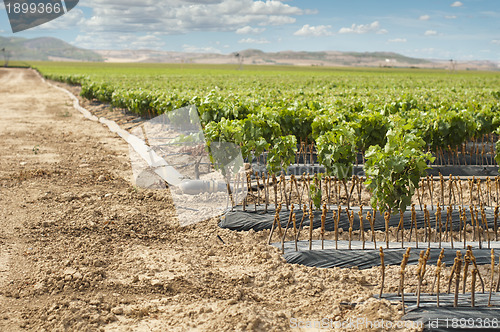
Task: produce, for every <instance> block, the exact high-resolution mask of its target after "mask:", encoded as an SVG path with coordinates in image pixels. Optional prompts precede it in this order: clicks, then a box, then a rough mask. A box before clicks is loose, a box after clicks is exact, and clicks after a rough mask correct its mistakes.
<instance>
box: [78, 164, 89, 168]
mask: <svg viewBox="0 0 500 332" xmlns="http://www.w3.org/2000/svg"><path fill="white" fill-rule="evenodd" d="M89 166H90V164H80V165H78V167H80V168H85V167H89Z"/></svg>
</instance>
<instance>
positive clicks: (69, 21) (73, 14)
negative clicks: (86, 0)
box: [35, 8, 85, 30]
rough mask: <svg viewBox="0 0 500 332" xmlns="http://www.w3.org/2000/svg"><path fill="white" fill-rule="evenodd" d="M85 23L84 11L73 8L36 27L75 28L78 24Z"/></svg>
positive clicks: (48, 28)
mask: <svg viewBox="0 0 500 332" xmlns="http://www.w3.org/2000/svg"><path fill="white" fill-rule="evenodd" d="M83 24H85V17H84V15H83V11H82V10H81V9H79V8H73V9H72V10H70V11H69V12H68V13H66V14H64V15H63V16H60V17H58V18H57V19H55V20H53V21H50V22H47V23H45V24H42V25H40V26H38V27H36V28H35V29H40V30H69V29H72V30H74V29H75V28H77V27H78V26H81V25H83Z"/></svg>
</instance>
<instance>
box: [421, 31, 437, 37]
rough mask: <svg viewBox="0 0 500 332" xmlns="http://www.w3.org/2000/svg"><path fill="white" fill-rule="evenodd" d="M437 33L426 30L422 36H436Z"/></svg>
mask: <svg viewBox="0 0 500 332" xmlns="http://www.w3.org/2000/svg"><path fill="white" fill-rule="evenodd" d="M437 34H438V33H437V31H436V30H427V31H426V32H425V33H424V35H425V36H436V35H437Z"/></svg>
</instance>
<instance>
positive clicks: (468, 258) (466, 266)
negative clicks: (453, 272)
mask: <svg viewBox="0 0 500 332" xmlns="http://www.w3.org/2000/svg"><path fill="white" fill-rule="evenodd" d="M464 261H465V263H464V279H463V287H462V288H463V289H462V292H463V294H465V287H466V286H467V275H468V274H467V272H468V271H469V265H470V262H471V250H470V249H467V251H466V253H465V257H464Z"/></svg>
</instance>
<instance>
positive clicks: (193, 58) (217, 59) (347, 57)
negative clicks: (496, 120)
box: [96, 49, 500, 70]
mask: <svg viewBox="0 0 500 332" xmlns="http://www.w3.org/2000/svg"><path fill="white" fill-rule="evenodd" d="M96 52H97V53H99V54H100V55H101V56H102V57H103V58H104V59H105V61H106V62H146V63H203V64H237V63H238V62H239V61H243V64H244V65H249V64H255V65H292V66H346V67H416V68H441V69H452V68H453V69H456V70H459V69H460V70H499V69H500V64H498V63H494V62H491V61H459V62H456V61H455V62H454V63H453V64H451V63H450V61H449V60H429V59H419V58H413V57H408V56H405V55H402V54H398V53H393V52H340V51H323V52H306V51H302V52H297V51H282V52H274V53H272V52H263V51H261V50H257V49H247V50H242V51H239V52H234V53H231V54H218V53H187V52H170V51H154V50H97V51H96ZM236 54H238V55H239V56H238V57H236Z"/></svg>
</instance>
